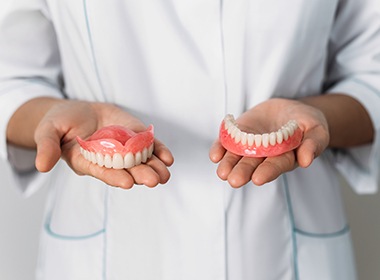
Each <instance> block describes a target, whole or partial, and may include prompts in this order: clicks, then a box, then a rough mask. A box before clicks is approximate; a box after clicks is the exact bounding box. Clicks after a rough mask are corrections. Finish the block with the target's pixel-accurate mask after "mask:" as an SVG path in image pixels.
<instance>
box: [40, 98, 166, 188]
mask: <svg viewBox="0 0 380 280" xmlns="http://www.w3.org/2000/svg"><path fill="white" fill-rule="evenodd" d="M109 125H120V126H123V127H128V128H129V129H131V131H135V132H142V131H145V130H146V127H145V125H144V124H143V123H142V122H141V121H139V120H138V119H136V118H135V117H133V116H132V115H130V114H128V113H127V112H125V111H123V110H121V109H120V108H118V107H116V106H114V105H111V104H105V103H91V102H83V101H73V100H70V101H69V100H64V101H61V102H58V103H57V104H56V105H54V106H52V107H51V108H50V110H49V111H48V112H47V113H46V114H45V116H44V117H43V118H42V120H41V121H40V123H39V125H38V127H37V129H36V132H35V142H36V144H37V158H36V166H37V169H38V170H40V171H42V172H46V171H49V170H51V169H52V168H53V166H54V165H55V163H56V162H57V161H58V159H59V158H60V157H62V158H63V159H64V160H65V161H66V162H67V164H68V165H69V166H70V167H71V168H72V169H73V171H74V172H76V173H77V174H79V175H90V176H93V177H96V178H98V179H100V180H102V181H103V182H105V183H106V184H108V185H111V186H117V187H121V188H125V189H128V188H131V187H132V186H133V185H134V184H141V185H146V186H148V187H154V186H156V185H158V184H160V183H162V184H163V183H166V182H167V181H168V179H169V177H170V173H169V171H168V169H167V167H168V166H170V165H171V164H172V163H173V157H172V155H171V153H170V151H169V150H168V149H167V148H166V147H165V146H164V145H163V144H162V143H161V142H160V141H158V140H157V139H154V138H153V137H152V139H151V143H149V146H148V147H147V151H146V154H147V155H146V158H145V150H144V147H143V148H142V151H141V153H139V155H141V154H142V157H143V159H142V161H144V164H138V165H137V166H134V165H135V164H133V165H131V166H130V167H131V168H125V169H124V168H120V169H116V168H105V167H102V165H101V164H94V163H93V162H91V161H89V160H87V159H85V157H83V156H82V155H81V153H80V148H79V144H78V142H77V140H76V137H77V136H80V137H81V138H83V139H86V138H88V137H89V136H90V135H92V134H93V133H95V132H96V131H98V130H99V129H102V128H104V127H106V126H109ZM131 133H133V132H131ZM138 136H139V135H138ZM137 140H141V139H137ZM140 142H141V141H140ZM153 142H154V149H155V151H154V153H153V151H152V147H153ZM89 145H92V143H90V144H89ZM149 148H150V149H149ZM148 149H149V151H148ZM134 152H135V153H137V151H134ZM148 153H149V156H148ZM133 166H134V167H133Z"/></svg>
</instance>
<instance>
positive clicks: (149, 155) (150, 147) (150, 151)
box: [148, 144, 154, 158]
mask: <svg viewBox="0 0 380 280" xmlns="http://www.w3.org/2000/svg"><path fill="white" fill-rule="evenodd" d="M153 148H154V145H153V144H152V145H150V146H149V149H148V158H150V157H151V156H152V155H153Z"/></svg>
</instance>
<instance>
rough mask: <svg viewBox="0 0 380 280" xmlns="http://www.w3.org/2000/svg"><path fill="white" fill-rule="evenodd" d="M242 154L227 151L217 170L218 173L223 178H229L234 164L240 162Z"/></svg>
mask: <svg viewBox="0 0 380 280" xmlns="http://www.w3.org/2000/svg"><path fill="white" fill-rule="evenodd" d="M240 159H241V156H237V155H235V154H233V153H230V152H226V154H225V155H224V157H223V159H222V160H221V161H220V163H219V165H218V168H217V170H216V173H217V175H218V176H219V178H220V179H222V180H227V179H228V175H229V174H230V173H231V171H232V169H233V168H234V166H235V165H236V164H237V163H238V162H239V160H240Z"/></svg>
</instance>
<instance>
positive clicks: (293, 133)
mask: <svg viewBox="0 0 380 280" xmlns="http://www.w3.org/2000/svg"><path fill="white" fill-rule="evenodd" d="M302 136H303V133H302V131H301V129H300V128H299V127H298V124H297V122H296V121H294V120H290V121H289V122H288V123H286V124H285V125H283V126H282V127H281V128H280V129H278V130H277V131H272V132H268V133H263V134H254V133H248V132H244V131H241V130H240V129H239V127H238V125H237V124H236V121H235V119H234V117H233V115H230V114H229V115H227V116H226V117H225V118H224V120H223V122H222V124H221V127H220V132H219V139H220V142H221V144H222V145H223V147H224V148H225V149H227V150H228V151H230V152H232V153H235V154H238V155H241V156H249V157H268V156H276V155H279V154H282V153H285V152H287V151H289V150H292V149H294V148H296V147H297V146H298V145H299V144H300V143H301V140H302Z"/></svg>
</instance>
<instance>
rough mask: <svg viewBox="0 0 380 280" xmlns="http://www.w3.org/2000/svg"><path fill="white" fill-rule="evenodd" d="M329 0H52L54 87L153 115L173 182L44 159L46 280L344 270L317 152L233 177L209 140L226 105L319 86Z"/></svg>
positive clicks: (341, 226) (338, 205)
mask: <svg viewBox="0 0 380 280" xmlns="http://www.w3.org/2000/svg"><path fill="white" fill-rule="evenodd" d="M337 11H338V1H337V0H322V1H309V0H290V1H276V0H270V1H260V0H255V1H254V0H252V1H248V0H239V1H231V0H226V1H217V0H210V1H205V0H184V1H175V0H172V1H162V0H158V1H148V0H139V1H116V0H109V1H100V0H93V1H86V0H83V1H78V0H75V1H74V0H67V1H54V0H48V1H47V6H46V10H45V13H46V15H48V16H49V17H50V20H51V21H52V22H53V24H54V28H55V31H56V35H57V40H58V46H59V51H60V55H61V62H62V67H63V76H64V82H65V94H66V95H67V96H68V97H69V98H77V99H82V100H89V101H95V100H96V101H106V102H112V103H116V104H118V105H120V106H122V107H123V108H125V109H126V110H128V111H129V112H131V113H133V114H135V115H136V116H138V117H139V118H141V119H142V120H143V121H144V122H145V123H146V124H150V123H152V124H153V125H154V126H155V131H156V136H157V138H159V139H160V140H161V141H163V142H164V143H165V144H166V145H167V146H168V147H169V148H170V149H171V151H172V152H173V154H174V157H175V163H174V165H173V166H172V167H171V168H170V171H171V173H172V177H171V180H170V181H169V183H167V184H166V185H162V186H158V187H157V188H154V189H148V188H146V187H143V186H135V187H134V188H133V189H131V190H129V191H125V190H120V189H116V188H112V187H108V186H105V185H104V184H102V183H101V182H99V181H97V180H95V179H93V178H90V177H78V176H77V175H75V174H74V172H72V171H71V170H70V169H69V168H68V167H67V166H66V165H65V163H59V165H58V166H57V167H56V168H55V170H54V171H53V172H52V175H54V176H51V181H50V184H51V188H52V190H53V191H52V195H51V196H50V197H49V203H48V207H47V214H46V223H45V227H44V231H43V238H42V244H41V255H40V262H39V270H38V275H39V279H44V280H52V279H54V280H77V279H91V280H105V279H107V280H111V279H112V280H113V279H123V280H125V279H132V280H160V279H162V280H180V279H181V280H194V279H197V280H223V279H225V280H243V279H250V280H291V279H294V280H297V279H306V280H314V279H315V280H317V279H318V280H321V279H323V280H328V279H331V280H339V279H342V280H343V279H344V280H352V279H355V268H354V264H353V257H352V252H351V243H350V242H351V241H350V238H349V230H348V226H347V224H346V218H345V215H344V211H343V206H342V201H341V198H340V191H339V181H338V179H337V177H336V174H335V173H336V172H335V169H334V167H333V165H332V163H330V161H329V159H328V157H327V156H326V155H323V156H321V157H320V158H318V159H317V160H315V162H314V163H313V165H312V166H311V167H310V168H308V169H297V170H296V171H293V172H291V173H287V174H285V175H283V176H281V177H280V178H279V179H278V180H276V181H274V182H272V183H269V184H267V185H265V186H263V187H255V186H253V185H252V184H251V183H250V184H248V185H247V186H245V187H243V188H240V189H232V188H231V187H229V186H228V184H227V183H225V182H222V181H221V180H220V179H218V177H217V176H216V172H215V170H216V166H215V165H214V164H213V163H212V162H211V161H210V160H209V159H208V149H209V147H210V145H211V143H212V142H213V141H214V140H215V139H216V137H217V136H218V128H219V124H220V122H221V120H222V119H223V117H224V116H225V114H226V113H233V114H235V115H239V114H241V113H242V112H243V111H245V110H246V109H247V108H250V107H252V106H254V105H255V104H257V103H258V102H261V101H263V100H266V99H268V98H270V97H274V96H276V97H286V98H297V97H300V96H305V95H312V94H318V93H320V92H322V90H324V82H333V78H331V81H326V77H325V70H326V68H327V66H328V65H327V64H328V59H329V57H328V47H329V46H328V44H329V39H330V31H331V30H332V28H333V25H334V23H335V18H336V14H337Z"/></svg>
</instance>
